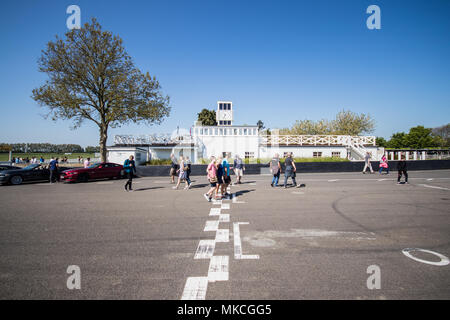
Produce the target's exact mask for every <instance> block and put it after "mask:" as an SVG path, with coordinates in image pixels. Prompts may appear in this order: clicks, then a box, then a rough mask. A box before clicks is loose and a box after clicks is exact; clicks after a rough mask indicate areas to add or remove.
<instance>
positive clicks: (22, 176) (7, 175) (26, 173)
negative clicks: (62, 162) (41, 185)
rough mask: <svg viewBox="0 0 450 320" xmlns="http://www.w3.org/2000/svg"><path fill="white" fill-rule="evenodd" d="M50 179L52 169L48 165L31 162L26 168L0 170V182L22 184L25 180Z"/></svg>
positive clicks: (60, 168)
mask: <svg viewBox="0 0 450 320" xmlns="http://www.w3.org/2000/svg"><path fill="white" fill-rule="evenodd" d="M66 169H67V168H66V167H59V171H61V170H66ZM41 180H43V181H45V180H46V181H49V180H50V170H49V169H48V168H47V166H46V165H41V164H38V163H36V164H30V165H29V166H26V167H25V168H17V169H10V170H3V171H0V184H2V185H3V184H8V183H11V184H14V185H18V184H22V182H24V181H41Z"/></svg>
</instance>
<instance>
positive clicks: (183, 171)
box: [85, 152, 408, 201]
mask: <svg viewBox="0 0 450 320" xmlns="http://www.w3.org/2000/svg"><path fill="white" fill-rule="evenodd" d="M371 158H372V156H371V154H370V153H369V152H367V153H366V155H365V158H364V169H363V171H362V173H366V171H367V169H369V170H370V173H374V171H373V169H372V164H371ZM87 160H89V158H88V159H87ZM171 161H172V163H171V168H170V178H171V183H175V178H176V177H178V179H177V182H176V185H175V186H174V187H172V188H173V189H178V188H179V186H180V184H181V182H182V181H185V183H186V186H185V188H184V189H185V190H186V189H189V188H190V187H191V186H192V181H191V179H190V174H191V165H192V164H191V161H190V159H189V157H188V156H186V157H183V156H180V157H179V160H177V159H176V157H175V155H174V154H172V155H171ZM85 166H86V165H85ZM123 167H124V171H125V174H126V176H127V178H128V180H127V183H126V184H125V190H126V191H133V189H132V182H133V174H134V173H136V165H135V162H134V157H133V156H130V157H129V159H127V160H125V162H124V165H123ZM269 167H270V171H271V174H272V176H273V177H272V182H271V183H270V185H271V186H272V187H278V186H279V184H278V183H279V180H280V176H281V173H282V171H283V166H282V164H281V161H280V156H279V154H278V153H277V154H275V155H274V157H273V158H272V160H271V161H270V162H269ZM383 169H384V170H386V174H389V164H388V160H387V158H386V155H383V156H382V157H381V160H380V165H379V173H380V174H382V172H383ZM231 170H234V173H235V175H236V184H241V183H242V176H243V174H244V171H245V166H244V163H243V161H242V159H241V158H240V157H239V156H238V155H236V159H235V160H234V163H233V166H230V163H229V162H228V159H227V158H226V157H222V156H219V157H217V158H216V157H215V156H211V158H210V163H209V164H208V167H207V169H206V175H207V179H208V182H209V184H210V189H209V190H208V192H206V193H205V194H204V195H203V196H204V197H205V199H206V200H207V201H212V199H213V198H214V199H227V198H228V199H229V198H230V194H229V193H228V192H227V188H228V186H229V185H230V184H231V175H230V174H231ZM397 170H398V177H397V183H398V184H400V183H401V178H402V177H403V176H405V183H408V171H407V164H406V161H405V157H404V156H403V155H401V156H400V160H399V162H398V164H397ZM296 172H297V167H296V165H295V161H294V159H293V157H292V152H288V153H287V154H286V156H285V159H284V183H283V185H282V186H283V187H284V188H287V183H288V180H289V178H291V180H292V184H293V186H294V187H297V188H300V187H301V185H298V184H297V181H296V179H295V178H296Z"/></svg>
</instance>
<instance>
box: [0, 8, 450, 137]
mask: <svg viewBox="0 0 450 320" xmlns="http://www.w3.org/2000/svg"><path fill="white" fill-rule="evenodd" d="M70 4H77V5H79V6H80V8H81V21H82V23H85V22H87V21H90V19H91V17H96V18H97V19H98V21H99V22H100V23H101V24H102V26H103V28H104V29H107V30H110V31H112V32H113V33H114V34H117V35H119V36H120V37H121V38H122V39H123V40H124V45H125V47H126V49H127V51H128V53H129V54H130V55H131V56H132V57H133V59H134V62H135V64H136V65H137V66H138V67H139V68H140V69H141V70H142V71H143V72H146V71H149V72H150V74H151V75H154V76H156V77H157V79H158V80H159V81H160V83H161V85H162V87H163V92H164V93H165V94H168V95H169V96H170V97H171V106H172V113H171V115H170V117H169V118H168V119H166V120H165V121H164V122H163V123H162V124H161V125H159V126H146V125H144V124H141V125H129V126H123V127H121V128H117V129H112V130H110V131H109V136H110V138H109V140H108V142H109V144H111V143H112V137H113V135H114V134H127V133H128V134H146V133H154V132H167V133H170V132H172V131H173V130H174V129H176V127H177V126H180V128H189V127H190V126H191V125H192V124H193V122H194V121H195V119H196V115H197V113H198V112H200V110H201V109H202V108H205V107H206V108H210V109H212V108H215V106H216V101H217V100H221V99H226V100H231V101H233V104H234V108H235V111H234V114H235V123H236V124H244V123H246V124H256V122H257V120H259V119H261V120H262V121H263V122H264V123H265V125H266V127H269V128H276V127H278V128H281V127H288V126H290V125H292V124H293V122H294V121H295V120H296V119H298V120H301V119H312V120H319V119H322V118H326V119H331V118H333V117H334V115H335V114H336V113H337V112H338V111H340V110H342V109H344V108H345V109H349V110H352V111H354V112H358V113H360V112H364V113H370V114H371V115H372V116H373V117H374V118H375V120H376V130H375V132H374V135H377V136H383V137H385V138H389V137H390V136H391V134H392V133H394V132H398V131H407V130H408V129H409V128H410V127H412V126H416V125H419V124H421V125H424V126H426V127H435V126H439V125H442V124H446V123H448V122H450V90H449V88H450V59H449V58H450V41H449V34H450V19H448V16H449V14H450V1H447V0H430V1H393V0H391V1H364V0H346V1H320V0H318V1H300V0H297V1H275V0H274V1H253V0H240V1H230V0H228V1H219V0H205V1H197V0H191V1H185V0H183V1H171V0H165V1H162V0H160V1H152V0H148V1H75V0H72V1H61V0H58V1H20V0H18V1H5V2H3V3H2V5H1V7H2V8H1V12H0V35H1V43H2V50H0V70H1V77H0V96H1V100H0V108H1V119H2V124H1V126H0V142H51V143H76V144H80V145H82V146H87V145H98V129H97V127H96V126H95V125H93V124H90V123H88V122H85V124H84V125H83V126H82V127H81V128H79V129H77V130H70V129H69V127H70V124H71V123H70V122H68V121H58V122H56V123H55V122H52V121H50V120H45V119H43V118H42V117H41V114H45V109H43V108H41V107H39V106H38V105H37V104H36V103H35V102H34V101H33V100H32V99H31V98H30V95H31V90H32V89H33V88H36V87H38V86H40V85H42V84H43V83H44V81H45V79H46V76H45V75H44V74H40V73H39V72H38V70H37V59H38V57H39V56H40V52H41V50H42V49H44V48H45V45H46V43H47V42H48V41H50V40H54V38H55V35H60V36H61V35H63V34H64V33H65V32H66V31H67V27H66V19H67V17H68V16H69V15H68V14H66V8H67V7H68V6H69V5H70ZM371 4H376V5H378V6H379V7H380V8H381V27H382V28H381V30H369V29H367V27H366V19H367V17H368V16H369V15H368V14H366V8H367V7H368V6H369V5H371Z"/></svg>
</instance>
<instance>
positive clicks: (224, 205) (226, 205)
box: [220, 203, 230, 210]
mask: <svg viewBox="0 0 450 320" xmlns="http://www.w3.org/2000/svg"><path fill="white" fill-rule="evenodd" d="M220 208H221V209H222V210H224V209H225V210H227V209H230V204H229V203H222V205H221V207H220Z"/></svg>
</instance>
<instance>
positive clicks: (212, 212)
mask: <svg viewBox="0 0 450 320" xmlns="http://www.w3.org/2000/svg"><path fill="white" fill-rule="evenodd" d="M220 210H221V208H211V210H209V215H210V216H220Z"/></svg>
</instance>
